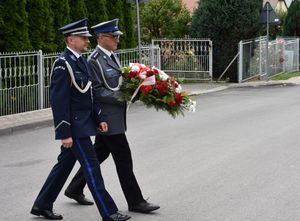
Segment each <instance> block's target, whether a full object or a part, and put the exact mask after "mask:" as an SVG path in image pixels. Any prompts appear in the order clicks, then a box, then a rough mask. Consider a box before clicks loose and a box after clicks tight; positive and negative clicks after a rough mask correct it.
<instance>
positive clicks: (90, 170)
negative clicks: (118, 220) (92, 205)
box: [75, 140, 110, 216]
mask: <svg viewBox="0 0 300 221" xmlns="http://www.w3.org/2000/svg"><path fill="white" fill-rule="evenodd" d="M75 142H76V143H77V145H78V149H79V151H80V153H81V155H82V157H83V159H84V162H85V164H86V166H87V169H88V172H89V174H90V178H91V183H92V186H93V189H94V192H95V194H96V196H97V199H98V201H99V202H100V204H101V206H102V208H103V210H104V213H105V214H106V216H109V215H110V214H109V212H108V210H107V208H106V206H105V204H104V202H103V200H102V197H101V196H100V193H99V192H98V191H97V188H96V182H95V178H94V175H93V173H92V168H91V166H90V164H89V162H88V160H87V158H86V155H85V153H84V151H83V149H82V146H81V144H80V143H79V141H78V140H75Z"/></svg>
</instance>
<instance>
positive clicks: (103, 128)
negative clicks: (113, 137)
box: [99, 122, 108, 132]
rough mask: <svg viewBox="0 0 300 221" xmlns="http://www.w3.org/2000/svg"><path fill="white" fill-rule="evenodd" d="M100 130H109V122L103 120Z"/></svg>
mask: <svg viewBox="0 0 300 221" xmlns="http://www.w3.org/2000/svg"><path fill="white" fill-rule="evenodd" d="M99 130H100V131H101V132H107V131H108V126H107V123H106V122H101V123H100V124H99Z"/></svg>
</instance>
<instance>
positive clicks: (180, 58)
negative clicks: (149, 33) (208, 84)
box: [152, 39, 213, 80]
mask: <svg viewBox="0 0 300 221" xmlns="http://www.w3.org/2000/svg"><path fill="white" fill-rule="evenodd" d="M152 45H155V46H158V47H159V48H160V50H161V56H160V61H161V69H162V70H164V71H165V72H166V73H168V74H170V75H173V76H176V77H178V78H184V79H193V80H211V79H212V68H213V66H212V64H213V61H212V59H213V44H212V41H210V40H209V39H154V40H152Z"/></svg>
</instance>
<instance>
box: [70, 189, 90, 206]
mask: <svg viewBox="0 0 300 221" xmlns="http://www.w3.org/2000/svg"><path fill="white" fill-rule="evenodd" d="M65 196H67V197H69V198H71V199H73V200H76V201H77V202H78V203H79V204H80V205H85V206H90V205H94V203H93V202H92V201H90V200H88V199H87V198H85V196H84V194H76V193H70V192H68V191H65Z"/></svg>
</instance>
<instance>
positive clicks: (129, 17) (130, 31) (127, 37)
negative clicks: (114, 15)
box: [121, 1, 136, 48]
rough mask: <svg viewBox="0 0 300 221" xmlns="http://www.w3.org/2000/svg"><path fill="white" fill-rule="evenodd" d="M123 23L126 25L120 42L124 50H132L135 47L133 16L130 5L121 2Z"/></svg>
mask: <svg viewBox="0 0 300 221" xmlns="http://www.w3.org/2000/svg"><path fill="white" fill-rule="evenodd" d="M123 10H124V12H125V13H124V14H123V18H122V20H123V21H124V22H123V23H124V24H126V26H125V27H124V28H126V29H124V30H125V32H124V36H122V38H121V41H124V48H134V47H135V46H136V43H135V32H134V19H133V18H134V15H133V7H132V5H131V4H128V3H126V1H123Z"/></svg>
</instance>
